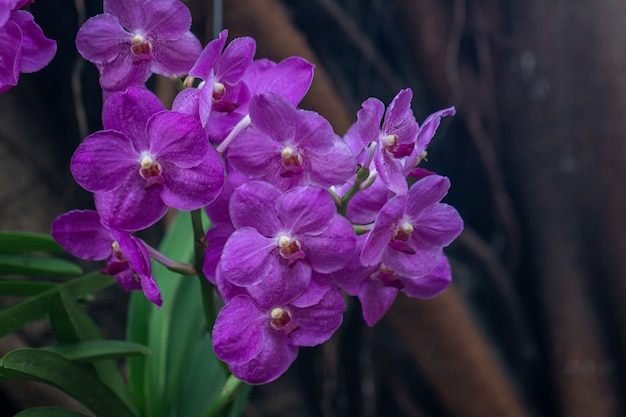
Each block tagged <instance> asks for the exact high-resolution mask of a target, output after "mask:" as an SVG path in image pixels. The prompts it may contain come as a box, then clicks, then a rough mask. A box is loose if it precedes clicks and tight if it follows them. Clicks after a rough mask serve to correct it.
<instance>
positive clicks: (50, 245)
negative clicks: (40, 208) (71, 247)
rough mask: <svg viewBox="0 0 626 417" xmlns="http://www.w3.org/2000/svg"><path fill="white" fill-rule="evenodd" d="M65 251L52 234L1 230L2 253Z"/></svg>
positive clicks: (0, 245)
mask: <svg viewBox="0 0 626 417" xmlns="http://www.w3.org/2000/svg"><path fill="white" fill-rule="evenodd" d="M24 252H46V253H65V250H63V248H62V247H61V246H60V245H59V244H58V243H57V242H56V241H55V240H54V239H53V238H52V236H50V235H46V234H43V233H31V232H12V231H0V253H24Z"/></svg>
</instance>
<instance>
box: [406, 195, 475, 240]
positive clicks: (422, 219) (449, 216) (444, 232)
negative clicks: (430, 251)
mask: <svg viewBox="0 0 626 417" xmlns="http://www.w3.org/2000/svg"><path fill="white" fill-rule="evenodd" d="M411 224H412V225H413V227H414V228H415V231H414V232H413V234H412V236H411V239H410V240H409V243H411V242H413V237H415V239H419V240H420V241H424V242H426V243H427V244H429V245H433V246H439V247H444V246H448V245H449V244H450V243H452V241H453V240H454V239H456V238H457V237H458V236H459V234H461V231H462V230H463V220H462V219H461V216H459V213H458V212H457V211H456V209H455V208H454V207H452V206H449V205H447V204H435V205H433V206H431V207H429V208H427V209H425V210H424V211H422V213H421V214H420V215H419V216H418V217H416V218H415V219H414V220H412V221H411Z"/></svg>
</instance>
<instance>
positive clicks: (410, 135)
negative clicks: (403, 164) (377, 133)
mask: <svg viewBox="0 0 626 417" xmlns="http://www.w3.org/2000/svg"><path fill="white" fill-rule="evenodd" d="M412 98H413V92H412V91H411V89H406V90H401V91H400V92H399V93H398V94H397V95H396V96H395V97H394V99H393V100H392V101H391V104H389V108H387V112H386V113H385V121H384V122H383V126H382V132H383V133H384V134H386V135H390V134H395V135H397V136H398V137H399V139H400V140H401V142H402V143H408V142H411V143H414V142H415V140H416V135H417V129H418V125H417V122H416V121H415V117H414V116H413V112H412V111H411V99H412Z"/></svg>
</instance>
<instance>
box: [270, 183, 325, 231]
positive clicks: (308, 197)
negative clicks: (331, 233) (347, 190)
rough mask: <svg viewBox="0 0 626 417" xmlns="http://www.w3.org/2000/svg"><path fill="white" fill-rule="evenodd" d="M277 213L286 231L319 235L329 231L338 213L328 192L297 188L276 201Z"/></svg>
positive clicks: (318, 189)
mask: <svg viewBox="0 0 626 417" xmlns="http://www.w3.org/2000/svg"><path fill="white" fill-rule="evenodd" d="M276 213H277V214H278V216H279V218H280V219H281V221H282V223H283V226H284V228H285V231H288V232H292V233H294V234H298V235H300V234H319V233H321V232H323V231H324V230H326V229H328V225H329V223H330V220H331V219H332V218H333V216H334V215H335V214H336V213H337V208H336V206H335V203H334V201H333V199H332V197H331V196H330V194H329V193H328V191H327V190H325V189H323V188H320V187H297V188H292V189H291V190H289V191H287V192H286V193H284V194H283V195H281V196H280V198H279V199H278V200H277V201H276Z"/></svg>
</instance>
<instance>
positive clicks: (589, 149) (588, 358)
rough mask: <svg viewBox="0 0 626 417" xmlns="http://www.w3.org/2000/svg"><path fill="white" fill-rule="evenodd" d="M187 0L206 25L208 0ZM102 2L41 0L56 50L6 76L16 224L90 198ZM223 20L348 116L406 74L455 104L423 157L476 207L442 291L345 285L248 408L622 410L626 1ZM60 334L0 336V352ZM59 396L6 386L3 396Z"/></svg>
mask: <svg viewBox="0 0 626 417" xmlns="http://www.w3.org/2000/svg"><path fill="white" fill-rule="evenodd" d="M188 5H189V6H190V8H191V9H192V12H193V14H194V31H196V33H197V34H198V36H199V37H200V38H201V39H202V40H203V43H204V44H205V43H206V42H207V41H208V40H210V39H211V38H212V28H211V12H210V11H211V7H212V5H211V2H210V1H209V2H203V1H201V0H192V1H190V2H189V3H188ZM98 7H101V6H99V5H98V4H97V2H95V1H92V0H89V1H88V2H86V3H85V4H83V3H82V2H81V1H80V0H77V2H76V4H75V3H74V2H72V1H69V0H54V1H53V0H38V2H37V4H35V5H34V6H33V7H32V10H33V12H34V14H35V16H36V20H37V21H38V22H39V23H40V24H41V26H42V27H43V28H44V31H45V32H46V34H47V35H48V36H50V37H53V38H56V39H58V41H59V52H58V54H57V56H56V58H55V59H54V61H53V62H52V64H51V65H50V66H49V67H48V68H46V69H45V70H44V71H42V72H41V73H38V74H33V75H23V76H22V78H21V80H20V85H19V86H18V87H16V88H14V89H12V90H10V91H9V92H7V93H4V94H2V95H0V166H2V170H3V171H2V174H3V175H1V176H0V181H2V184H1V185H0V227H1V228H2V229H21V230H37V231H47V230H48V228H49V224H50V222H51V220H52V219H53V218H54V217H55V216H56V215H58V214H59V213H61V212H62V211H64V210H68V209H70V208H76V207H87V206H88V205H89V204H90V197H89V195H87V194H86V193H84V192H82V191H81V190H79V188H78V186H76V185H75V184H74V183H73V181H72V179H71V176H70V175H69V170H68V161H69V157H70V155H71V153H72V151H73V149H74V148H75V147H76V146H77V144H78V143H79V141H80V140H81V138H82V137H84V136H85V135H86V134H88V133H89V132H91V131H94V130H97V129H98V128H99V127H100V126H99V123H100V122H99V112H100V109H99V106H100V96H99V91H98V85H97V74H96V72H95V70H94V69H93V68H92V67H91V64H88V63H84V64H83V63H81V61H80V59H78V57H77V55H76V52H75V49H74V46H73V39H74V36H75V32H76V28H77V22H78V21H79V20H80V19H83V18H84V16H85V15H91V14H94V13H97V12H98ZM224 24H225V27H226V28H228V29H229V30H230V35H231V38H232V37H234V36H242V35H250V36H254V37H255V38H256V40H257V45H258V48H257V57H268V58H271V59H274V60H280V59H282V58H284V57H287V56H291V55H301V56H304V57H306V58H307V59H310V60H311V61H313V62H314V63H315V64H316V66H317V68H316V78H315V82H314V85H313V88H312V89H311V91H310V93H309V95H308V96H307V98H305V100H304V101H303V103H302V107H304V108H307V109H312V110H316V111H318V112H320V113H321V114H323V115H325V116H326V117H328V118H329V120H330V121H331V123H332V124H333V125H334V127H335V129H336V130H337V132H338V133H340V134H341V133H343V132H345V130H346V129H347V128H348V126H349V125H350V124H351V123H352V122H353V121H354V119H355V114H356V111H357V110H358V109H359V107H360V103H361V102H362V101H363V100H365V99H366V98H368V97H370V96H377V97H379V98H380V99H381V100H383V101H384V102H385V103H388V102H389V101H390V100H391V98H393V96H394V95H395V94H396V93H397V91H398V90H399V89H400V88H405V87H411V88H412V89H413V91H414V102H413V103H414V110H415V113H416V116H417V118H418V121H422V120H423V119H424V118H425V117H426V116H427V115H428V114H429V113H431V112H433V111H435V110H437V109H440V108H442V107H444V106H449V105H455V106H456V107H457V109H458V114H457V116H456V117H454V119H453V120H446V121H445V123H444V124H443V125H442V127H441V129H440V132H439V134H438V135H437V137H436V139H435V141H434V142H433V144H432V146H431V147H430V149H429V160H428V162H427V163H426V165H425V166H426V167H428V168H430V169H433V170H436V171H437V172H439V173H441V174H443V175H447V176H449V177H450V179H451V181H452V190H451V192H450V195H449V196H448V199H447V201H448V202H449V203H451V204H453V205H455V206H456V207H457V208H458V210H459V211H460V213H461V215H462V216H463V218H464V219H465V222H466V230H465V232H464V233H463V234H462V235H461V237H460V238H459V239H458V240H457V242H455V243H454V244H453V245H452V246H451V247H450V248H449V251H448V253H449V255H450V257H451V260H452V263H453V273H454V281H455V282H454V285H453V286H452V287H451V288H450V289H449V290H448V291H447V292H446V293H445V294H443V295H442V296H440V297H438V298H435V299H433V300H429V301H416V300H409V299H407V298H404V297H400V298H399V299H398V300H397V302H396V304H395V306H394V307H393V308H392V310H391V312H390V313H389V314H388V316H387V317H386V318H385V320H384V321H383V322H382V323H380V324H379V325H378V326H376V327H375V328H373V329H369V328H366V327H365V326H364V325H363V324H362V322H361V319H360V307H359V306H358V303H353V304H351V305H350V307H349V309H348V311H347V313H346V316H345V324H344V326H343V327H342V329H341V330H340V331H339V332H338V334H337V335H336V337H334V338H333V339H332V340H331V341H330V342H329V343H327V344H325V345H324V346H323V347H321V348H317V349H308V350H302V352H301V355H300V358H299V360H298V361H297V363H296V365H295V366H294V367H293V368H292V370H290V372H289V373H288V374H287V375H285V376H284V377H283V378H281V379H280V380H279V381H278V382H276V383H274V384H271V385H269V386H265V387H261V388H259V389H256V390H255V391H254V393H253V398H252V402H251V404H250V405H249V406H248V407H247V408H246V416H249V417H256V416H261V415H262V416H293V415H297V416H318V415H324V416H338V417H339V416H365V417H367V416H409V417H420V416H433V417H435V416H436V417H438V416H450V417H465V416H467V417H474V416H475V417H491V416H493V417H502V416H514V417H518V416H520V417H521V416H563V417H583V416H589V417H603V416H607V417H617V416H620V415H626V370H625V367H626V189H625V188H626V187H625V184H626V105H625V104H626V2H624V1H623V0H599V1H591V0H554V1H542V0H508V1H505V0H502V1H497V0H476V1H464V0H413V1H411V0H393V1H384V0H370V1H365V0H341V1H340V0H334V1H333V0H285V1H282V2H281V1H278V0H263V1H244V0H228V1H226V6H225V15H224ZM152 85H153V87H154V88H155V89H156V91H157V92H158V93H159V94H160V95H161V97H163V98H164V99H167V98H168V97H171V96H172V94H173V90H172V87H171V85H170V84H168V83H167V82H159V81H157V82H153V84H152ZM79 99H80V100H79ZM156 234H158V230H157V231H155V232H153V234H152V235H156ZM125 299H126V294H125V293H124V292H122V291H121V290H112V291H109V292H106V293H104V294H102V296H101V299H100V301H98V302H97V303H95V304H94V306H92V311H93V312H94V315H96V317H97V318H98V320H99V321H100V322H101V323H102V324H103V326H105V328H106V329H107V332H108V334H109V335H110V336H116V335H117V336H119V335H120V334H123V319H124V308H125ZM45 337H47V330H46V328H45V326H35V327H33V328H30V329H29V332H26V333H23V334H20V335H18V336H12V337H11V338H4V339H0V354H2V353H3V352H6V349H8V348H9V347H10V346H18V345H20V344H36V343H37V342H38V341H39V340H41V339H42V338H45ZM207 383H210V381H208V382H207ZM64 401H67V400H65V399H63V398H62V397H59V396H58V395H57V394H56V391H50V390H47V389H46V388H44V387H42V386H40V385H27V386H21V385H20V386H16V385H14V384H4V385H2V386H0V404H1V403H4V404H6V405H5V407H0V414H2V413H3V412H5V413H6V415H12V414H11V413H12V412H14V411H16V410H19V409H21V408H22V407H25V406H26V405H29V404H32V403H34V402H39V403H40V404H51V403H52V402H56V403H57V404H58V403H63V402H64ZM2 408H3V409H4V410H2Z"/></svg>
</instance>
